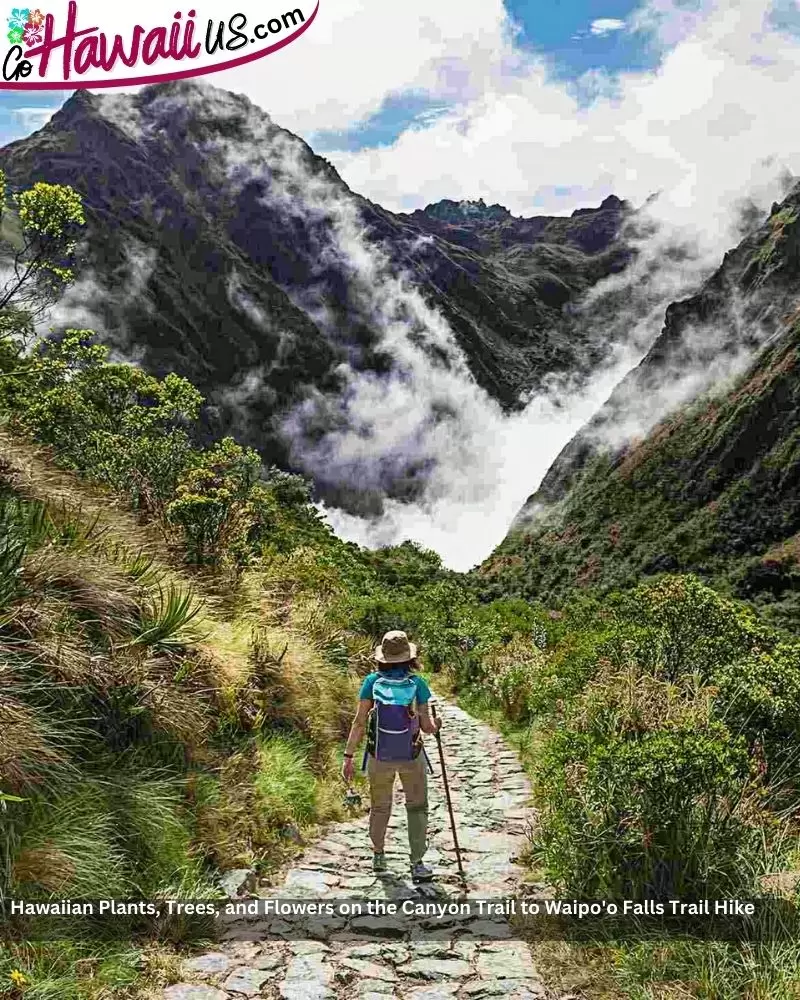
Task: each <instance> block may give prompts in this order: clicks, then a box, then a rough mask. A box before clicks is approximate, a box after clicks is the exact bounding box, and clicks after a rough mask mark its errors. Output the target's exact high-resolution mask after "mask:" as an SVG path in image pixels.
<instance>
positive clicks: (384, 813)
mask: <svg viewBox="0 0 800 1000" xmlns="http://www.w3.org/2000/svg"><path fill="white" fill-rule="evenodd" d="M395 770H396V768H395V765H394V764H393V763H392V762H391V761H385V760H375V758H374V757H370V758H369V761H368V762H367V775H368V777H369V836H370V840H371V841H372V846H373V848H374V850H375V853H376V854H383V851H384V847H385V843H386V828H387V826H388V825H389V819H390V817H391V815H392V794H393V792H394V776H395Z"/></svg>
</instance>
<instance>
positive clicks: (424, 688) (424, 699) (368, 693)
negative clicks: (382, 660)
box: [358, 668, 431, 705]
mask: <svg viewBox="0 0 800 1000" xmlns="http://www.w3.org/2000/svg"><path fill="white" fill-rule="evenodd" d="M407 674H408V671H407V670H402V669H400V670H398V669H397V668H394V669H389V670H381V671H380V672H378V671H377V670H376V671H375V672H374V673H371V674H367V676H366V677H365V678H364V683H363V684H362V685H361V690H360V691H359V694H358V697H359V698H361V699H362V700H366V701H372V689H373V687H374V686H375V681H376V680H377V679H378V678H379V677H380V676H381V675H383V676H384V677H391V679H392V680H394V681H399V680H400V679H401V678H403V677H406V676H407ZM414 680H415V681H416V682H417V704H418V705H426V704H427V703H428V702H429V701H430V700H431V689H430V688H429V687H428V685H427V684H426V683H425V681H424V680H423V679H422V678H421V677H420V676H419V675H418V674H414Z"/></svg>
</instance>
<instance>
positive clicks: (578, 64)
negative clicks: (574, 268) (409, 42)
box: [0, 0, 653, 151]
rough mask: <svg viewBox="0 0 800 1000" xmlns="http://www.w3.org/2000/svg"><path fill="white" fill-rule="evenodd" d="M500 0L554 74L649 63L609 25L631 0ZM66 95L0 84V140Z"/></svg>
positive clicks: (425, 110)
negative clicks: (2, 87)
mask: <svg viewBox="0 0 800 1000" xmlns="http://www.w3.org/2000/svg"><path fill="white" fill-rule="evenodd" d="M506 6H507V8H508V10H509V13H510V14H511V16H512V17H513V18H514V20H515V21H516V22H517V24H518V25H519V26H520V28H521V35H520V43H521V44H522V45H523V46H524V47H526V48H529V49H531V50H534V51H537V52H539V53H542V54H545V55H546V56H547V57H548V58H549V60H550V61H551V65H552V68H553V72H554V74H556V75H558V76H559V77H562V78H565V79H574V78H577V77H578V76H580V75H581V74H582V73H584V72H585V71H586V70H589V69H599V68H603V69H606V70H608V71H611V72H613V71H615V70H620V69H640V68H644V67H646V66H649V65H651V64H652V61H653V55H652V53H649V52H648V51H646V48H645V45H644V39H643V36H642V35H637V34H630V33H628V32H625V31H622V30H615V29H616V27H617V22H622V21H624V19H625V18H626V17H627V16H628V15H629V14H630V13H631V11H632V10H633V9H634V8H635V7H636V6H637V4H636V3H635V2H633V0H545V2H544V3H543V2H542V0H506ZM593 25H594V29H593V27H592V26H593ZM66 96H67V95H66V94H51V93H43V94H37V93H36V92H27V93H22V94H18V93H16V92H10V91H6V92H3V91H2V90H0V142H2V143H5V142H9V141H11V140H12V139H16V138H20V137H22V136H23V135H27V134H28V133H29V132H30V131H31V130H32V129H33V128H36V127H38V126H39V125H40V124H41V122H42V120H43V117H42V116H45V117H46V115H47V111H48V109H53V108H55V107H58V106H59V105H60V103H61V102H62V101H63V100H64V99H65V97H66ZM438 110H443V109H441V108H440V106H437V105H435V104H431V103H430V102H429V101H428V100H426V99H425V98H423V97H422V96H420V97H417V98H415V97H413V96H411V97H410V96H408V95H403V96H402V97H401V98H395V99H389V100H387V101H386V102H385V104H384V106H383V108H382V109H381V110H380V112H379V113H378V114H377V115H375V116H374V117H373V118H371V119H370V120H369V121H368V122H366V123H363V124H362V125H361V126H359V127H358V128H355V129H353V130H352V131H350V132H347V133H341V132H329V133H316V134H315V135H313V136H310V137H309V138H310V139H311V140H312V142H313V144H314V145H315V146H316V147H317V148H318V149H320V151H323V150H325V149H350V150H357V149H362V148H364V147H367V146H375V145H383V144H388V143H391V141H392V140H393V139H394V138H395V137H396V136H397V135H398V134H399V133H400V132H402V131H403V130H404V129H405V128H406V127H408V125H410V124H412V123H413V122H415V121H418V120H419V118H420V116H423V115H425V114H431V113H434V114H435V113H436V112H437V111H438Z"/></svg>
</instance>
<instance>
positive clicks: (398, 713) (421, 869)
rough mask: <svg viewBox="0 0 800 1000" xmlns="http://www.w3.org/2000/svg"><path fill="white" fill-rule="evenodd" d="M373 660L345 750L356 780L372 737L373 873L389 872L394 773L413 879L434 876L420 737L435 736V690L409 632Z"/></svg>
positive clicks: (346, 773)
mask: <svg viewBox="0 0 800 1000" xmlns="http://www.w3.org/2000/svg"><path fill="white" fill-rule="evenodd" d="M374 658H375V660H376V662H377V665H378V669H377V670H376V671H374V672H373V673H371V674H368V675H367V677H365V678H364V682H363V684H362V685H361V691H360V692H359V702H358V711H357V712H356V717H355V719H353V725H352V726H351V728H350V735H349V736H348V738H347V746H346V747H345V751H344V763H343V765H342V777H343V778H344V780H345V781H346V782H348V784H349V783H350V782H351V781H352V780H353V772H354V770H355V766H354V764H353V755H354V754H355V752H356V749H357V748H358V745H359V744H360V743H361V740H362V739H363V738H364V733H365V732H366V731H367V730H369V731H368V733H367V749H366V752H365V754H364V758H365V762H366V765H367V766H366V771H367V776H368V778H369V796H370V813H369V836H370V840H371V841H372V846H373V850H374V852H375V853H374V855H373V863H372V865H373V869H374V870H375V871H376V872H385V871H386V870H387V865H386V854H385V853H384V849H385V840H386V828H387V826H388V825H389V817H390V816H391V814H392V798H393V794H394V780H395V775H399V776H400V783H401V784H402V786H403V791H404V792H405V799H406V815H407V818H408V845H409V848H410V850H411V876H412V878H413V879H414V880H415V881H426V880H428V879H430V878H432V877H433V872H432V870H431V869H430V868H429V867H428V866H427V865H425V864H423V862H422V859H423V857H424V855H425V852H426V850H427V849H428V777H427V771H426V757H425V754H424V753H423V752H422V736H421V733H431V734H433V733H436V732H438V730H439V729H440V727H441V720H440V719H433V718H431V714H430V710H429V707H428V703H429V701H430V698H431V692H430V688H429V687H428V685H427V684H426V683H425V681H424V680H423V679H422V678H421V677H419V676H418V675H417V674H416V673H415V671H416V670H419V662H418V661H417V647H416V646H415V645H414V643H413V642H409V641H408V636H407V635H406V633H405V632H398V631H394V632H387V633H386V635H385V636H384V637H383V641H382V642H381V644H380V646H378V647H377V648H376V649H375V655H374Z"/></svg>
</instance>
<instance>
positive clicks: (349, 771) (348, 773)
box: [342, 757, 356, 782]
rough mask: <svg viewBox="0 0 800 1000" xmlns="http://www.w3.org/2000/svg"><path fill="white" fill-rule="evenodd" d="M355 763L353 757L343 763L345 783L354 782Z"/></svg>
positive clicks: (345, 759)
mask: <svg viewBox="0 0 800 1000" xmlns="http://www.w3.org/2000/svg"><path fill="white" fill-rule="evenodd" d="M355 769H356V766H355V763H354V762H353V758H352V757H345V758H344V760H343V761H342V777H343V778H344V780H345V781H347V782H350V781H352V780H353V774H354V773H355Z"/></svg>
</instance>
